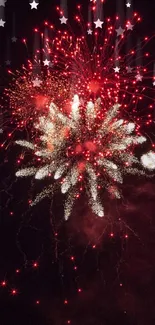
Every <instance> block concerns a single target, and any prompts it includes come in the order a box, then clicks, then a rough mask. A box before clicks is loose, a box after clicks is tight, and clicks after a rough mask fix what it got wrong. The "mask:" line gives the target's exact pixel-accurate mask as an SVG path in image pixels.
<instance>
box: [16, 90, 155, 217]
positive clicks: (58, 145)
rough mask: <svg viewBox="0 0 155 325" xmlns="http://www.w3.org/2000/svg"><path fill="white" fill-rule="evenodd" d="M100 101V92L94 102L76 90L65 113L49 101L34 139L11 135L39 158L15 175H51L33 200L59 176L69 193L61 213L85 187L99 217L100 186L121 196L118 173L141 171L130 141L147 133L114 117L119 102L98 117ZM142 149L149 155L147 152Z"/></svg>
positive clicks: (138, 141)
mask: <svg viewBox="0 0 155 325" xmlns="http://www.w3.org/2000/svg"><path fill="white" fill-rule="evenodd" d="M83 105H84V107H83ZM101 106H102V103H101V100H100V98H98V100H97V101H95V103H93V102H92V101H89V102H87V103H83V102H82V104H81V103H80V99H79V96H78V95H75V96H74V99H73V102H72V105H71V114H70V116H69V117H67V116H65V115H64V114H62V113H61V112H60V111H59V109H58V107H57V106H56V105H55V104H54V103H51V104H50V109H49V114H48V116H47V117H46V118H45V117H41V118H40V119H39V123H38V125H36V128H38V129H39V130H40V132H41V136H40V138H39V144H38V143H36V144H33V143H31V142H27V141H21V140H19V141H16V143H17V144H18V145H20V146H23V147H25V148H27V149H29V150H32V151H33V153H34V156H36V157H39V158H41V163H42V165H41V166H39V167H36V166H35V165H34V166H31V167H27V168H24V169H21V170H19V171H17V173H16V176H18V177H27V176H32V175H35V179H38V180H42V179H44V178H50V180H51V179H52V181H50V185H49V187H46V188H45V189H44V190H43V191H42V192H41V193H39V194H38V195H37V197H36V199H35V200H34V202H33V203H32V205H35V204H36V203H38V202H39V201H40V200H42V199H43V198H44V197H47V196H51V195H52V193H53V191H55V184H56V185H57V181H59V180H60V183H61V192H62V193H63V194H66V193H67V194H68V197H67V199H66V203H65V219H68V217H69V216H70V214H71V211H72V207H73V204H74V200H75V199H76V198H79V196H80V193H81V192H82V190H83V189H84V188H85V189H86V190H87V193H88V197H89V200H88V201H89V204H90V206H91V207H92V210H93V212H94V213H95V214H96V215H98V216H99V217H102V216H104V208H103V205H102V204H101V202H100V198H99V197H100V195H99V189H100V188H101V187H102V188H103V187H104V188H107V190H108V191H109V192H110V193H112V194H113V195H114V196H115V197H116V198H120V197H121V194H120V191H119V189H118V186H117V183H122V182H123V174H139V175H145V172H144V171H143V170H140V168H139V166H138V167H133V166H134V165H140V162H139V160H138V159H137V158H136V157H135V155H134V154H133V149H134V147H135V145H138V144H142V143H143V142H145V141H146V138H145V137H143V136H137V135H135V134H133V132H134V129H135V124H134V123H130V122H129V123H127V122H126V121H124V120H123V119H119V118H118V116H119V108H120V105H119V104H116V105H114V106H113V107H112V108H111V109H109V110H108V111H107V113H106V114H105V116H104V117H103V119H101V118H100V109H101ZM84 108H85V109H84ZM147 155H148V156H149V157H148V158H147V159H148V160H149V158H150V153H149V154H147ZM141 159H142V163H143V165H144V166H145V167H148V168H150V162H148V161H147V159H145V158H144V157H143V156H142V158H141ZM150 159H152V164H151V166H152V165H153V161H154V165H155V155H153V154H152V156H151V158H150ZM152 169H153V168H152Z"/></svg>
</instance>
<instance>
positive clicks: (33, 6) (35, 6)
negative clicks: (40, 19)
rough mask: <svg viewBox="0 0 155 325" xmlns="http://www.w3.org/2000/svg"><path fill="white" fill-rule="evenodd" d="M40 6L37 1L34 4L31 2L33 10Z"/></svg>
mask: <svg viewBox="0 0 155 325" xmlns="http://www.w3.org/2000/svg"><path fill="white" fill-rule="evenodd" d="M38 5H39V3H37V2H35V0H33V2H30V6H31V9H37V6H38Z"/></svg>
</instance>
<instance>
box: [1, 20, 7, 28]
mask: <svg viewBox="0 0 155 325" xmlns="http://www.w3.org/2000/svg"><path fill="white" fill-rule="evenodd" d="M5 23H6V22H5V21H4V20H3V19H0V27H4V24H5Z"/></svg>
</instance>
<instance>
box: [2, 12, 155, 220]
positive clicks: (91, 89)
mask: <svg viewBox="0 0 155 325" xmlns="http://www.w3.org/2000/svg"><path fill="white" fill-rule="evenodd" d="M57 9H58V12H59V13H60V16H62V17H61V18H60V21H61V24H65V25H66V21H67V19H66V18H65V17H64V16H63V13H62V12H61V11H60V9H59V8H57ZM79 10H80V8H79ZM75 19H76V21H77V23H79V25H80V27H81V30H82V32H81V35H82V36H78V37H76V35H75V34H73V33H72V32H70V31H69V29H68V30H66V29H65V30H63V31H60V30H59V31H57V32H56V31H55V29H54V27H53V26H51V25H49V24H48V23H47V22H46V24H45V25H46V37H45V36H44V48H43V54H44V61H43V63H44V67H43V71H42V72H40V74H38V73H37V74H35V75H34V70H33V67H32V65H31V64H30V65H29V70H27V69H25V73H24V74H23V75H22V76H19V77H17V79H16V81H15V83H14V84H13V86H12V87H11V88H10V89H8V90H7V94H8V95H9V98H10V102H11V106H12V108H13V113H12V114H13V116H14V117H15V120H16V121H17V127H21V126H25V125H26V126H29V129H30V134H31V136H32V133H33V141H26V140H25V141H24V140H18V141H16V143H17V144H18V145H20V146H22V147H23V150H25V149H27V150H31V151H32V153H33V154H34V155H33V157H34V161H33V164H32V165H31V166H27V167H25V168H23V169H21V170H19V171H17V173H16V175H17V176H18V177H26V176H32V175H34V176H35V179H39V180H42V179H44V178H48V180H50V185H49V186H47V187H45V188H44V189H43V191H42V192H41V193H39V194H38V195H37V196H36V198H35V199H34V201H33V202H32V205H35V204H36V203H38V202H39V201H40V200H42V199H43V198H44V197H47V196H51V195H53V193H54V192H55V190H56V188H57V185H58V184H60V186H61V192H62V193H63V194H65V195H66V203H65V207H64V210H65V219H68V217H69V216H70V214H71V211H72V208H73V205H74V201H75V199H76V198H79V197H80V195H81V193H82V191H83V190H86V192H87V194H88V202H89V204H90V206H91V208H92V211H93V212H94V213H95V214H97V215H98V216H100V217H102V216H103V215H104V206H103V204H102V203H101V196H100V194H99V192H101V191H99V190H100V189H102V188H104V189H107V190H108V192H109V193H110V194H112V195H113V196H114V197H116V198H120V197H121V193H120V190H119V187H118V186H117V184H119V183H122V182H123V175H124V174H139V175H145V171H144V170H143V168H142V167H145V168H148V169H150V170H153V169H154V160H155V157H154V153H153V152H152V151H150V152H148V153H147V154H146V155H143V156H142V157H141V160H139V159H138V158H137V157H136V156H135V154H134V149H135V146H137V145H138V144H142V143H143V142H145V141H146V137H143V136H142V135H141V131H140V127H141V126H142V125H143V124H145V125H149V124H151V122H152V117H151V113H149V114H147V115H146V116H145V114H144V115H143V114H142V113H141V114H140V113H139V111H138V110H139V108H140V107H141V105H140V104H141V102H142V100H143V99H147V101H148V103H149V109H151V108H152V104H150V101H151V98H152V97H151V94H150V92H151V91H153V89H152V88H151V87H150V78H151V76H150V70H149V69H148V67H149V64H148V63H147V64H144V62H143V64H142V56H141V54H142V50H143V49H144V46H145V45H146V44H147V42H148V38H147V37H145V39H144V40H143V41H141V42H140V47H139V46H138V50H136V47H135V48H133V49H130V50H128V52H127V54H124V53H126V50H125V44H127V45H129V43H128V37H129V35H130V32H132V30H133V28H135V25H136V24H137V23H138V22H139V21H140V17H139V16H138V14H134V15H133V17H132V19H131V20H130V21H127V22H126V23H125V26H124V29H123V28H122V27H121V26H119V27H118V24H119V18H118V17H116V21H115V23H112V21H111V19H110V18H108V19H107V20H106V27H105V28H104V30H102V25H103V21H101V20H100V19H98V20H96V21H94V22H93V24H94V28H93V26H92V23H88V26H87V28H85V26H84V24H83V23H82V18H81V15H80V11H79V15H77V16H76V17H75ZM48 27H49V29H50V33H52V35H51V37H50V38H49V37H47V28H48ZM36 32H37V33H38V30H36ZM41 35H42V34H41ZM90 37H91V40H90V39H89V38H90ZM125 42H126V43H125ZM37 53H40V52H39V51H37ZM144 56H145V58H146V59H147V57H148V56H149V54H148V53H145V55H144ZM35 60H36V62H39V61H37V55H36V57H35ZM51 65H52V68H51ZM143 79H145V80H146V81H147V82H146V84H145V86H144V85H143ZM148 81H149V83H148ZM153 85H154V82H153ZM152 145H153V144H152ZM153 146H154V145H153ZM24 148H25V149H24Z"/></svg>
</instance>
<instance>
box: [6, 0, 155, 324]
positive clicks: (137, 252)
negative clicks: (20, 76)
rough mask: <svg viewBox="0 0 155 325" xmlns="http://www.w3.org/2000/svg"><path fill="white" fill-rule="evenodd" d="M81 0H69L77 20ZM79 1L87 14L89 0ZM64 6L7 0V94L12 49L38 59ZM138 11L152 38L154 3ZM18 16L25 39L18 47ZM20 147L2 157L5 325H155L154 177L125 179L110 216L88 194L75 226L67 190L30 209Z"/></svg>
mask: <svg viewBox="0 0 155 325" xmlns="http://www.w3.org/2000/svg"><path fill="white" fill-rule="evenodd" d="M76 3H78V2H77V1H72V0H68V6H69V20H71V19H72V17H73V12H76V9H75V8H76ZM80 3H82V5H83V14H84V16H85V17H87V4H88V1H85V0H84V1H80ZM122 3H125V2H123V1H122ZM56 5H59V1H57V0H42V1H41V0H40V4H39V6H38V10H35V9H34V10H30V5H29V1H28V0H20V1H19V0H8V1H7V3H6V6H5V9H4V11H5V17H4V20H5V21H6V24H5V27H4V28H1V29H0V46H1V51H0V69H1V78H0V79H1V80H0V84H1V91H2V90H3V88H4V87H5V86H6V85H7V84H8V80H9V76H8V74H7V69H8V67H6V64H5V61H6V60H7V59H8V57H7V55H8V53H9V58H10V60H11V69H12V70H14V69H15V68H18V69H20V67H21V65H22V64H23V63H26V61H27V59H28V58H31V57H32V49H33V29H34V28H35V27H38V26H39V27H40V26H43V23H44V21H45V20H49V21H51V22H54V23H55V24H56V25H57V24H58V26H59V21H58V18H59V17H58V16H57V14H56V11H55V6H56ZM116 7H117V1H115V0H107V1H106V4H105V11H104V15H105V16H113V15H115V13H116ZM124 8H125V6H124ZM133 8H134V11H138V12H139V13H140V15H141V16H142V19H143V21H142V23H141V26H140V27H139V28H138V32H137V33H138V34H137V37H138V36H145V35H150V34H151V35H152V34H153V32H154V30H155V23H154V17H155V1H154V0H133ZM13 13H15V17H16V18H15V23H16V37H17V38H18V40H17V42H16V43H13V44H12V43H11V42H10V38H11V37H12V36H13V35H12V17H13ZM23 38H26V39H27V44H28V51H27V50H26V48H25V46H24V45H23V43H22V39H23ZM7 44H9V45H7ZM154 45H155V44H154ZM154 45H153V44H151V45H150V51H151V52H152V53H153V54H154V52H155V46H154ZM8 47H9V51H8ZM151 131H152V130H151ZM7 132H8V131H7V128H5V129H4V133H3V135H0V136H1V143H2V142H3V141H4V139H5V136H6V134H7ZM16 150H17V149H11V150H8V151H7V152H6V150H3V149H1V153H0V155H1V167H0V173H1V174H0V175H1V210H0V213H1V215H0V284H1V286H0V325H20V324H21V325H46V324H47V325H49V324H50V325H63V324H73V325H113V324H119V325H121V324H122V325H153V324H155V216H154V215H155V184H154V179H151V180H144V179H140V180H138V179H137V178H130V177H129V178H126V179H125V183H124V200H123V201H122V202H121V203H120V202H119V203H118V202H115V201H109V199H108V197H106V196H105V209H106V211H107V216H106V218H104V220H99V219H98V218H95V217H94V216H92V215H91V213H90V211H89V210H88V208H87V205H86V202H85V201H86V200H85V198H83V199H82V201H80V203H79V205H78V206H77V207H76V209H75V210H76V211H75V212H74V214H73V216H72V218H71V219H70V220H69V221H68V222H67V223H66V222H64V220H63V202H62V197H61V196H59V195H57V196H56V197H55V199H54V202H53V207H52V209H51V206H50V203H49V202H48V201H46V200H45V202H44V203H41V204H40V205H38V206H37V207H36V208H35V209H33V210H29V209H28V204H27V203H28V194H29V193H28V192H29V187H30V182H29V180H28V181H27V180H23V181H20V180H18V181H16V179H15V176H14V172H15V168H16V167H15V166H16V163H15V160H16V154H17V152H16ZM4 281H5V282H6V283H5V284H6V285H4ZM13 290H16V291H15V294H13Z"/></svg>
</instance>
